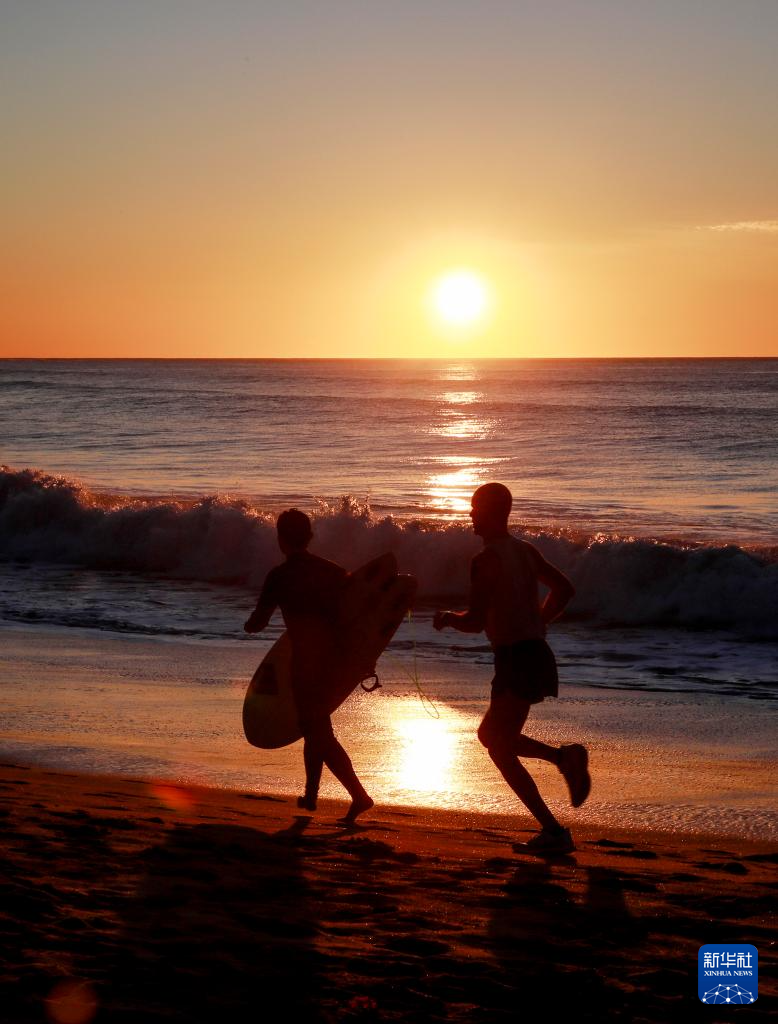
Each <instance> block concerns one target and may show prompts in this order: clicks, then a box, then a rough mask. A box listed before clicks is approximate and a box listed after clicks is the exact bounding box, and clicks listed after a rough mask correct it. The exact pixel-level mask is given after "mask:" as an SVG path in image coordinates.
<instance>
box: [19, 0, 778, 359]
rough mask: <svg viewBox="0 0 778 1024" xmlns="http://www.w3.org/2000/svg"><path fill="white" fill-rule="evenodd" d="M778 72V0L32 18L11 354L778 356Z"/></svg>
mask: <svg viewBox="0 0 778 1024" xmlns="http://www.w3.org/2000/svg"><path fill="white" fill-rule="evenodd" d="M777 53H778V3H776V2H774V0H763V2H762V0H759V2H757V0H737V2H736V3H735V2H719V0H699V2H691V0H686V2H683V0H675V2H665V0H657V2H651V3H632V2H630V0H619V2H603V0H591V2H586V3H584V2H580V0H568V2H562V0H545V2H537V3H534V2H532V3H530V2H527V3H524V2H520V0H515V2H511V3H508V2H495V0H480V2H470V3H463V2H459V0H445V2H443V0H427V2H424V0H418V2H414V3H410V2H405V0H395V2H392V3H385V4H384V3H373V2H369V0H362V2H358V3H356V2H355V3H352V2H340V0H327V2H315V3H314V2H304V0H298V2H294V3H282V2H280V0H279V2H276V3H256V4H252V3H243V2H229V0H227V2H221V3H201V2H196V0H186V2H184V0H180V2H177V0H170V2H167V3H151V2H142V0H138V2H133V3H115V2H109V0H103V2H93V3H83V2H78V0H73V2H68V3H60V2H49V3H43V2H41V3H13V2H12V3H8V4H4V5H3V8H2V12H1V13H0V79H1V82H2V88H1V90H0V95H2V100H0V104H2V107H1V108H0V123H1V126H2V135H3V161H2V164H1V165H0V177H1V178H2V195H3V210H2V223H3V243H4V244H3V247H2V268H1V270H2V303H1V304H0V356H68V357H71V356H72V357H82V356H104V357H114V356H155V357H156V356H169V357H227V356H229V357H263V356H315V357H334V356H338V357H341V356H346V357H347V356H425V357H430V356H446V357H448V356H451V355H452V354H457V355H467V356H519V357H521V356H539V357H549V356H551V357H555V356H561V357H570V356H664V355H669V356H682V355H689V356H718V355H733V356H745V355H754V356H756V355H778V132H776V123H775V101H776V97H778V60H777V59H776V54H777ZM458 268H466V269H469V270H471V271H473V272H474V273H476V274H477V275H479V277H480V279H481V280H483V282H485V285H486V287H487V289H488V295H489V304H488V307H489V308H488V311H487V314H486V315H484V316H481V317H479V318H477V320H476V322H474V323H472V324H469V325H467V326H465V327H462V326H452V325H451V324H447V323H446V322H445V320H444V319H443V318H441V317H440V316H436V314H435V311H434V310H431V308H430V302H429V294H430V289H431V288H433V287H434V285H435V282H436V281H437V280H438V279H439V278H440V276H441V275H442V274H444V273H445V272H447V271H449V270H451V269H458Z"/></svg>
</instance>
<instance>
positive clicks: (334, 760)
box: [305, 714, 373, 822]
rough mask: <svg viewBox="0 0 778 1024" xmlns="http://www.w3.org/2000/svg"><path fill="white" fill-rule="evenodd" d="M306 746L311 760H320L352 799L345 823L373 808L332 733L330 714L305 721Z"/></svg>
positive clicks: (346, 755) (348, 758)
mask: <svg viewBox="0 0 778 1024" xmlns="http://www.w3.org/2000/svg"><path fill="white" fill-rule="evenodd" d="M305 743H306V746H309V747H310V750H311V758H313V757H314V756H316V757H318V758H320V759H321V761H322V763H323V764H326V765H327V767H328V768H329V770H330V771H331V772H332V774H333V775H334V776H335V778H336V779H337V780H338V782H340V784H341V785H342V786H343V787H344V788H345V790H346V791H347V793H348V794H349V796H350V797H351V800H352V804H351V807H350V808H349V810H348V811H347V813H346V815H345V817H344V819H343V820H344V821H347V822H351V821H354V820H355V819H356V817H357V815H359V814H361V813H362V812H363V811H367V810H369V809H370V808H371V807H372V806H373V801H372V800H371V798H370V797H369V796H368V794H367V792H366V790H365V788H364V786H363V785H362V783H361V782H360V781H359V779H358V778H357V774H356V772H355V771H354V766H353V765H352V763H351V758H350V757H349V756H348V754H347V753H346V751H345V750H344V748H343V746H342V745H341V744H340V743H339V742H338V740H337V738H336V736H335V733H334V732H333V731H332V722H331V721H330V717H329V715H326V714H321V715H316V716H310V717H309V718H308V720H307V721H306V731H305Z"/></svg>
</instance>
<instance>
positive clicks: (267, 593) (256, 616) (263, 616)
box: [243, 569, 278, 633]
mask: <svg viewBox="0 0 778 1024" xmlns="http://www.w3.org/2000/svg"><path fill="white" fill-rule="evenodd" d="M277 606H278V596H277V594H276V580H275V573H274V570H272V569H271V570H270V572H269V573H268V574H267V579H266V580H265V583H264V586H263V587H262V592H261V593H260V595H259V600H258V601H257V605H256V608H255V609H254V611H253V612H252V613H251V615H249V617H248V618H247V619H246V621H245V622H244V624H243V628H244V630H245V631H246V632H247V633H261V632H262V630H263V629H264V628H265V626H267V624H268V622H270V619H271V618H272V615H273V612H274V611H275V610H276V608H277Z"/></svg>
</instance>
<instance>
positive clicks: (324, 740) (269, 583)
mask: <svg viewBox="0 0 778 1024" xmlns="http://www.w3.org/2000/svg"><path fill="white" fill-rule="evenodd" d="M276 530H277V532H278V545H279V547H280V548H281V551H282V552H283V553H284V555H286V561H285V562H282V563H281V565H277V566H276V567H275V568H274V569H271V570H270V572H269V573H268V574H267V578H266V579H265V582H264V584H263V586H262V591H261V593H260V595H259V600H258V601H257V605H256V608H255V609H254V611H253V612H252V613H251V615H250V616H249V618H248V619H247V621H246V623H245V624H244V627H243V628H244V629H245V631H246V632H247V633H259V632H261V630H263V629H264V628H265V627H266V626H267V624H268V622H269V621H270V618H271V616H272V615H273V612H274V611H275V609H276V608H280V609H281V614H282V615H283V618H284V623H285V625H286V629H287V632H288V634H289V639H290V641H291V645H292V694H293V697H294V702H295V706H296V708H297V716H298V719H299V723H300V730H301V732H302V734H303V740H304V744H303V760H304V762H305V794H304V795H303V796H301V797H298V800H297V806H298V807H302V808H304V809H306V810H309V811H315V810H316V798H317V796H318V793H319V783H320V781H321V774H322V769H323V766H324V765H325V764H326V766H327V767H328V768H329V769H330V771H331V772H332V774H333V775H334V776H335V778H336V779H337V780H338V781H339V782H340V783H342V785H343V786H345V788H346V790H347V791H348V794H349V796H350V797H351V801H352V803H351V807H350V808H349V810H348V812H347V813H346V815H345V816H344V817H343V818H342V819H340V820H341V821H342V822H344V823H346V824H350V823H351V822H353V821H354V820H355V819H356V818H357V816H358V815H360V814H362V812H363V811H367V810H369V809H370V808H371V807H372V806H373V801H372V800H371V798H370V797H369V796H368V794H367V792H366V791H365V789H364V787H363V786H362V783H361V782H360V781H359V779H358V778H357V776H356V773H355V771H354V768H353V766H352V764H351V759H350V758H349V756H348V754H347V753H346V751H345V750H344V749H343V747H342V746H341V744H340V743H339V742H338V740H337V738H336V737H335V733H334V732H333V730H332V722H331V720H330V712H329V707H328V700H327V669H326V666H327V663H328V660H329V658H330V657H331V655H332V654H333V652H334V627H335V624H336V621H337V614H338V606H339V602H340V597H341V594H342V591H343V587H344V584H345V582H346V579H347V576H348V574H347V572H346V570H345V569H343V568H341V566H339V565H336V564H335V563H334V562H330V561H328V560H327V559H326V558H320V557H319V556H318V555H313V554H311V553H310V551H308V545H309V543H310V542H311V538H312V537H313V530H312V528H311V520H310V519H309V518H308V516H307V515H306V514H305V513H304V512H301V511H300V510H299V509H296V508H290V509H288V510H287V511H286V512H282V513H281V515H280V516H279V517H278V520H277V522H276Z"/></svg>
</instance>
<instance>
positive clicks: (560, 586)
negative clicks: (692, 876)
mask: <svg viewBox="0 0 778 1024" xmlns="http://www.w3.org/2000/svg"><path fill="white" fill-rule="evenodd" d="M512 504H513V497H512V495H511V492H510V491H509V490H508V488H507V487H505V486H504V485H503V484H498V483H489V484H484V485H483V487H479V488H478V490H477V491H476V492H475V494H474V495H473V498H472V509H471V512H470V516H471V518H472V521H473V530H474V531H475V533H476V534H477V535H478V536H480V537H481V538H482V539H483V542H484V550H483V551H482V552H481V553H480V554H478V555H476V556H475V557H474V558H473V561H472V563H471V586H470V604H469V608H468V609H467V610H466V611H460V612H453V611H439V612H436V614H435V617H434V619H433V625H434V627H435V629H437V630H441V629H444V628H445V627H446V626H450V627H452V628H454V629H458V630H460V631H461V632H463V633H480V632H481V631H482V630H485V631H486V635H487V636H488V638H489V640H490V642H491V645H492V649H493V651H494V679H493V680H492V693H491V700H490V703H489V708H488V710H487V712H486V714H485V715H484V718H483V721H482V722H481V725H480V726H479V729H478V738H479V740H480V741H481V743H482V744H483V745H484V746H485V747H486V749H487V750H488V752H489V756H490V757H491V759H492V761H493V762H494V764H495V765H496V766H497V768H498V769H499V771H500V773H501V774H502V776H503V778H504V779H505V781H506V782H507V783H508V785H509V786H510V787H511V789H512V790H513V792H514V793H515V794H516V795H517V796H518V797H519V799H520V800H521V801H522V803H523V804H524V806H525V807H526V808H527V810H528V811H529V812H530V813H531V814H532V815H533V816H534V817H535V818H536V820H537V821H538V822H539V823H540V826H541V831H540V832H538V833H537V835H535V836H534V837H533V838H532V839H530V840H529V842H527V843H525V844H523V846H524V848H525V849H527V850H528V851H530V852H534V853H569V852H571V851H572V850H574V849H575V844H574V842H573V838H572V836H571V834H570V830H569V829H567V828H565V827H564V826H563V825H561V824H560V823H559V822H558V821H557V819H556V818H555V817H554V815H553V813H552V812H551V810H550V809H549V807H548V806H547V805H546V802H545V801H544V800H543V798H542V797H541V795H540V793H539V792H538V788H537V786H536V785H535V782H534V780H533V779H532V776H531V775H530V773H529V772H528V771H527V769H526V768H525V767H524V765H523V764H522V763H521V761H520V760H519V758H523V757H534V758H540V759H541V760H543V761H550V762H551V763H552V764H555V765H556V766H557V767H558V768H559V770H560V772H561V773H562V775H563V777H564V779H565V781H566V783H567V786H568V789H569V791H570V802H571V803H572V805H573V807H580V805H581V804H582V803H583V802H584V800H586V798H587V797H588V795H589V791H590V789H591V779H590V776H589V770H588V752H587V750H586V747H585V746H583V744H580V743H567V744H562V746H560V747H552V746H550V745H549V744H547V743H541V742H540V741H539V740H535V739H532V738H531V737H530V736H525V735H524V733H523V729H524V725H525V723H526V721H527V716H528V715H529V712H530V708H531V707H532V705H533V704H537V703H539V702H540V701H542V700H543V699H544V698H545V697H556V696H557V693H558V678H557V668H556V660H555V658H554V654H553V652H552V650H551V648H550V647H549V646H548V644H547V643H546V639H545V636H546V626H547V625H548V624H549V623H550V622H553V621H554V619H556V618H557V616H558V615H560V614H561V612H562V610H563V609H564V607H565V606H566V605H567V603H568V602H569V601H570V599H571V598H572V596H573V594H574V593H575V590H574V588H573V585H572V583H571V582H570V580H568V578H567V577H566V576H565V575H564V573H562V572H561V571H560V570H559V569H557V568H556V566H553V565H551V563H550V562H547V561H546V560H545V558H544V557H543V556H542V555H541V553H540V552H539V551H538V549H537V548H536V547H534V546H533V545H532V544H529V543H528V542H527V541H523V540H519V539H518V538H517V537H513V536H511V534H510V533H509V532H508V517H509V515H510V511H511V506H512ZM539 583H542V584H543V585H544V586H546V587H548V588H549V593H548V594H547V596H546V598H545V600H544V601H543V603H542V604H541V603H540V599H539V596H538V584H539Z"/></svg>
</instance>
